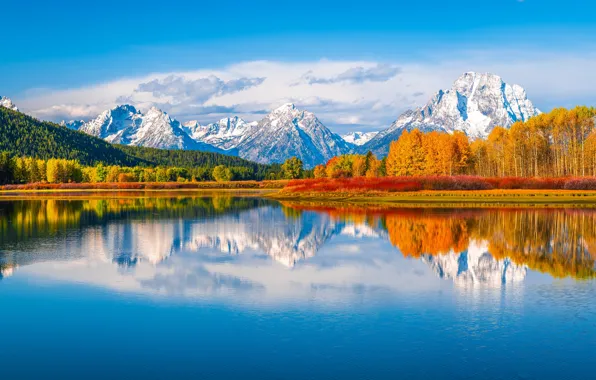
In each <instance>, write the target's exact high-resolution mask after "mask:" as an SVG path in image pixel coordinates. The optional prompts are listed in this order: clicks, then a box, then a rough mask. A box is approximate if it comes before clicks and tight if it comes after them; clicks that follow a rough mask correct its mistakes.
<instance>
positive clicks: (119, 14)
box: [0, 0, 596, 133]
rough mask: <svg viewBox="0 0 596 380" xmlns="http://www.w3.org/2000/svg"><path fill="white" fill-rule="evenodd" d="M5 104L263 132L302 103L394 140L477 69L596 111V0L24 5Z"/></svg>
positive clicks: (1, 83) (541, 99)
mask: <svg viewBox="0 0 596 380" xmlns="http://www.w3.org/2000/svg"><path fill="white" fill-rule="evenodd" d="M2 9H3V14H4V16H3V18H2V24H0V28H1V29H2V37H1V38H0V47H1V48H0V95H2V96H8V97H10V98H11V99H12V100H13V101H14V102H15V103H16V104H17V105H18V106H19V108H20V109H21V110H22V111H24V112H26V113H29V114H32V115H34V116H36V117H38V118H40V119H44V120H51V121H61V120H63V119H64V120H71V119H85V120H86V119H90V118H92V117H95V116H97V115H98V114H99V113H100V112H102V111H103V110H105V109H108V108H111V107H114V106H115V105H117V104H122V103H130V104H133V105H135V106H136V107H137V108H139V109H140V110H141V111H146V110H147V109H148V108H149V107H151V106H157V107H158V108H161V109H163V110H164V111H166V112H168V113H170V114H171V115H172V117H174V118H176V119H178V120H180V121H182V122H184V121H188V120H198V121H200V122H201V123H208V122H213V121H216V120H218V119H220V118H223V117H226V116H233V115H239V116H242V117H243V118H245V119H247V120H248V121H253V120H258V119H260V118H262V117H263V114H265V113H267V112H268V111H270V110H272V109H274V108H276V107H277V106H279V105H281V104H283V103H287V102H293V103H295V104H296V105H297V106H298V107H300V108H303V109H307V110H309V111H312V112H314V113H315V114H316V115H317V116H318V117H319V119H320V120H321V121H322V122H323V123H324V124H325V125H327V126H328V127H330V128H331V129H332V130H333V131H335V132H337V133H346V132H350V131H357V130H360V131H373V130H379V129H382V128H386V127H388V126H389V124H390V123H391V122H392V121H393V120H395V119H396V118H397V116H399V114H400V113H401V112H403V111H405V110H407V109H410V108H414V107H417V106H421V105H424V104H425V103H426V102H427V101H428V100H429V99H430V97H432V96H433V95H434V93H436V92H437V91H438V90H439V89H449V88H450V87H451V84H452V83H453V82H454V81H455V80H456V79H457V78H458V77H459V76H460V75H461V74H463V73H464V72H468V71H477V72H492V73H494V74H497V75H500V76H501V77H503V79H504V80H505V81H506V82H507V83H511V84H513V83H516V84H519V85H521V86H523V87H524V88H525V89H526V90H527V93H528V97H529V99H530V100H532V101H533V102H534V104H535V105H536V106H537V107H538V108H540V109H541V110H543V111H548V110H550V109H552V108H554V107H559V106H562V107H572V106H574V105H580V104H582V105H583V104H587V105H596V91H595V90H594V89H595V88H596V70H594V68H596V49H595V47H596V46H595V45H596V40H595V39H594V36H595V35H596V33H595V32H596V17H594V14H596V3H594V2H591V1H588V0H582V1H580V0H567V1H565V2H560V1H557V2H555V1H552V0H523V1H522V0H482V1H480V0H476V1H470V0H460V1H457V2H453V1H446V0H443V1H437V0H426V1H424V2H418V1H400V0H394V1H374V0H369V1H366V2H362V1H358V2H356V1H341V2H340V1H334V0H331V1H320V0H319V1H312V0H303V1H300V2H292V1H243V2H240V1H228V0H219V1H214V2H203V1H175V0H171V1H168V2H164V1H161V2H157V1H153V0H145V1H136V0H133V1H113V0H104V1H101V2H81V1H59V0H57V1H53V2H47V1H44V2H42V1H37V0H35V1H27V0H21V1H12V2H7V3H6V4H3V5H2Z"/></svg>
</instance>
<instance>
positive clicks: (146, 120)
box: [79, 105, 219, 152]
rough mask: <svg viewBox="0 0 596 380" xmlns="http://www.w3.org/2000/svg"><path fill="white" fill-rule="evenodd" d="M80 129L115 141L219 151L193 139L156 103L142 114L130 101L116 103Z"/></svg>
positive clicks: (165, 147)
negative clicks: (155, 105) (123, 103)
mask: <svg viewBox="0 0 596 380" xmlns="http://www.w3.org/2000/svg"><path fill="white" fill-rule="evenodd" d="M79 130H80V131H82V132H85V133H88V134H90V135H93V136H96V137H99V138H102V139H104V140H106V141H108V142H110V143H115V144H123V145H133V146H145V147H150V148H160V149H185V150H202V151H211V152H219V149H217V148H215V147H213V146H211V145H208V144H204V143H200V142H197V141H195V140H193V139H192V138H191V137H190V136H189V135H188V134H187V131H185V130H184V129H183V127H182V125H181V124H180V122H178V121H177V120H175V119H172V118H171V117H170V116H169V115H168V114H167V113H166V112H163V111H161V110H160V109H158V108H157V107H151V108H150V109H149V110H148V111H147V113H146V114H142V113H141V112H140V111H138V110H137V109H136V108H135V107H133V106H131V105H121V106H117V107H114V108H112V109H111V110H107V111H104V112H102V113H101V114H100V115H99V116H98V117H97V118H95V119H93V120H90V121H88V122H86V123H84V124H83V125H81V126H80V128H79Z"/></svg>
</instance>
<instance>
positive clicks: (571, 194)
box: [269, 189, 596, 207]
mask: <svg viewBox="0 0 596 380" xmlns="http://www.w3.org/2000/svg"><path fill="white" fill-rule="evenodd" d="M269 197H271V198H275V199H277V200H280V201H300V202H304V201H306V202H332V203H355V204H399V205H421V204H426V205H429V204H430V205H433V206H441V205H442V204H445V205H451V206H453V205H454V204H474V205H484V204H486V205H492V206H495V205H506V204H535V205H542V206H548V205H572V204H580V205H583V206H588V207H589V205H591V204H593V205H594V207H596V191H593V190H524V189H516V190H453V191H442V190H421V191H412V192H374V191H371V192H360V193H359V192H354V193H353V192H339V191H338V192H288V191H283V190H282V191H280V192H275V193H272V194H270V195H269Z"/></svg>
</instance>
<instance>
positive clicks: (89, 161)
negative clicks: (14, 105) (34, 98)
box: [0, 107, 146, 166]
mask: <svg viewBox="0 0 596 380" xmlns="http://www.w3.org/2000/svg"><path fill="white" fill-rule="evenodd" d="M0 151H5V152H8V153H10V154H11V155H13V156H27V157H35V158H40V159H44V160H48V159H50V158H64V159H69V160H78V161H79V162H80V163H81V164H84V165H95V164H96V163H98V162H103V163H105V164H108V165H123V166H136V165H142V164H146V163H145V162H143V160H141V159H140V158H137V157H134V156H131V155H129V154H127V153H125V152H123V151H122V150H120V149H118V148H116V147H115V146H113V145H111V144H109V143H107V142H105V141H103V140H101V139H98V138H96V137H92V136H89V135H86V134H84V133H82V132H77V131H72V130H70V129H68V128H66V127H62V126H59V125H57V124H54V123H48V122H42V121H39V120H37V119H34V118H32V117H30V116H27V115H25V114H23V113H20V112H15V111H11V110H9V109H7V108H4V107H0Z"/></svg>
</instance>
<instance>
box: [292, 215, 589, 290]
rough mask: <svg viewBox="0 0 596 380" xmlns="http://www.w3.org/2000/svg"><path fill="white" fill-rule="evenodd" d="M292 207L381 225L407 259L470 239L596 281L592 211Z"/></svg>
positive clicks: (543, 268)
mask: <svg viewBox="0 0 596 380" xmlns="http://www.w3.org/2000/svg"><path fill="white" fill-rule="evenodd" d="M286 206H288V207H290V206H292V205H291V204H287V205H286ZM292 207H299V208H301V209H303V210H308V209H313V210H317V211H320V212H325V213H327V214H329V215H331V216H334V217H336V218H340V219H341V220H345V221H350V220H352V221H355V222H356V221H366V223H368V224H369V225H371V226H373V227H376V226H378V225H379V223H378V221H379V220H380V221H381V223H380V224H381V225H383V226H384V227H385V229H386V230H387V233H388V235H389V240H390V241H391V243H392V244H393V245H394V246H396V247H397V248H398V249H399V250H400V251H401V252H402V254H403V255H405V256H411V257H420V256H421V255H422V254H432V255H440V254H446V253H449V252H452V251H453V252H462V251H465V250H466V249H467V248H468V245H469V244H470V241H471V240H486V241H487V242H488V243H489V252H490V253H491V254H492V255H493V256H494V257H495V258H497V259H503V258H510V259H511V260H512V261H513V262H515V263H517V264H520V265H527V266H528V267H529V268H531V269H533V270H537V271H540V272H543V273H548V274H550V275H552V276H553V277H556V278H563V277H574V278H578V279H586V278H596V268H595V264H596V212H595V211H593V210H533V209H523V208H522V209H482V210H441V211H439V210H431V209H399V210H397V209H391V208H376V209H372V210H368V209H366V208H354V207H352V208H345V207H339V208H333V207H323V206H320V205H318V206H317V205H304V204H301V205H300V206H292Z"/></svg>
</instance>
